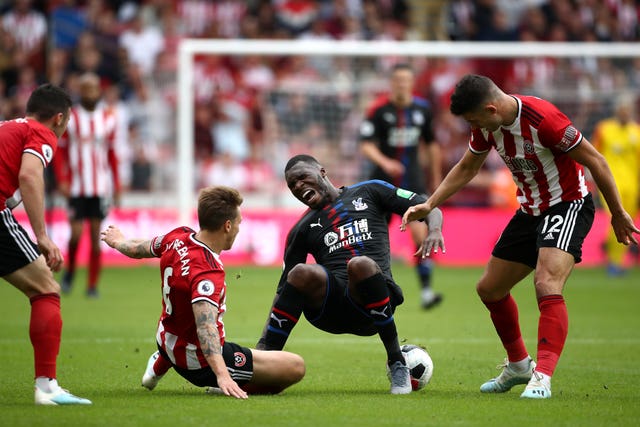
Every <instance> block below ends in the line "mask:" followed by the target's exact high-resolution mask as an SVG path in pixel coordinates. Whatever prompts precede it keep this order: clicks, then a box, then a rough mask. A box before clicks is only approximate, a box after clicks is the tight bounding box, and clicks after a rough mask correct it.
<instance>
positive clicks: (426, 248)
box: [413, 230, 447, 258]
mask: <svg viewBox="0 0 640 427" xmlns="http://www.w3.org/2000/svg"><path fill="white" fill-rule="evenodd" d="M439 250H442V253H443V254H444V253H446V252H447V249H446V248H445V247H444V236H443V235H442V231H440V230H429V234H427V237H425V239H424V241H423V242H422V244H421V245H420V248H418V250H417V251H416V253H415V254H413V255H414V256H421V257H422V258H426V257H428V256H429V255H431V252H433V253H436V254H437V253H438V251H439Z"/></svg>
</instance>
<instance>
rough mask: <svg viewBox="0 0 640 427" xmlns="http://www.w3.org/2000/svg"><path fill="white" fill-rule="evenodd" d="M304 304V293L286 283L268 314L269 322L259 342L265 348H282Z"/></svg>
mask: <svg viewBox="0 0 640 427" xmlns="http://www.w3.org/2000/svg"><path fill="white" fill-rule="evenodd" d="M303 306H304V294H303V293H302V292H300V291H299V290H298V289H297V288H296V287H295V286H293V285H292V284H290V283H288V282H287V283H286V284H285V285H284V288H283V289H282V292H281V293H280V296H279V297H278V300H277V301H276V302H275V303H274V305H273V308H272V309H271V313H270V314H269V323H268V324H267V328H266V331H265V334H264V341H263V342H262V343H261V345H263V348H264V349H265V350H282V349H283V348H284V344H285V343H286V342H287V339H288V338H289V334H290V333H291V331H292V330H293V328H294V327H295V326H296V324H297V323H298V319H300V315H301V314H302V308H303Z"/></svg>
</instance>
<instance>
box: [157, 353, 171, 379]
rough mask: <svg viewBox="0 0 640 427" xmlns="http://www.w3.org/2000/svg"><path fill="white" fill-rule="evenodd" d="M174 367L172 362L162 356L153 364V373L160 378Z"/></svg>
mask: <svg viewBox="0 0 640 427" xmlns="http://www.w3.org/2000/svg"><path fill="white" fill-rule="evenodd" d="M172 366H173V365H172V364H171V362H170V361H168V360H167V359H165V358H164V357H163V356H162V354H161V355H160V356H158V358H157V359H156V361H155V362H153V372H155V374H156V375H157V376H159V377H160V376H162V375H164V374H166V373H167V372H168V371H169V369H171V367H172Z"/></svg>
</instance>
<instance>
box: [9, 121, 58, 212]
mask: <svg viewBox="0 0 640 427" xmlns="http://www.w3.org/2000/svg"><path fill="white" fill-rule="evenodd" d="M0 141H2V142H1V143H0V210H4V209H5V207H7V208H9V209H13V208H15V207H16V206H17V205H18V204H19V203H20V202H21V201H22V197H21V195H20V190H19V187H20V182H19V180H18V174H19V173H20V167H21V165H22V155H23V154H24V153H29V154H33V155H34V156H36V157H37V158H39V159H40V161H41V162H42V165H43V166H44V167H47V166H48V165H49V163H50V162H51V159H52V158H53V154H54V153H55V151H56V149H57V146H58V137H57V136H56V134H55V133H54V132H53V131H52V130H51V129H49V128H48V127H46V126H45V125H43V124H42V123H40V122H38V121H37V120H34V119H27V118H21V119H15V120H9V121H6V122H0Z"/></svg>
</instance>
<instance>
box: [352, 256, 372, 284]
mask: <svg viewBox="0 0 640 427" xmlns="http://www.w3.org/2000/svg"><path fill="white" fill-rule="evenodd" d="M379 272H380V267H378V264H376V262H375V261H374V260H372V259H371V258H369V257H367V256H357V257H354V258H351V260H350V261H349V263H348V264H347V274H348V275H349V282H351V283H358V282H360V281H362V280H364V279H367V278H369V277H371V276H373V275H374V274H376V273H379Z"/></svg>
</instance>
